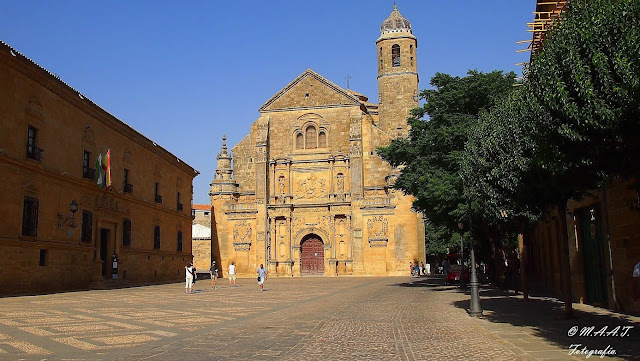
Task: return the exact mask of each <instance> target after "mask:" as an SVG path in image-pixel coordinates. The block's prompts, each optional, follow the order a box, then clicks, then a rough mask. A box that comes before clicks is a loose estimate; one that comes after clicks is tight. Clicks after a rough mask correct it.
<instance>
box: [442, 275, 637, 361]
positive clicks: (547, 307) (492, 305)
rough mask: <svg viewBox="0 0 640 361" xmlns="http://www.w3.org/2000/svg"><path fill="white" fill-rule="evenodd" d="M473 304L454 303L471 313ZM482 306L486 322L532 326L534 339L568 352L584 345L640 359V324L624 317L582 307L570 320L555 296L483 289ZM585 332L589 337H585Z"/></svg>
mask: <svg viewBox="0 0 640 361" xmlns="http://www.w3.org/2000/svg"><path fill="white" fill-rule="evenodd" d="M458 292H464V293H465V294H467V295H469V297H470V293H469V290H468V289H467V290H464V291H463V290H458ZM469 303H470V301H469V299H466V300H464V301H457V302H453V305H454V306H455V307H458V308H462V309H464V310H468V309H469ZM480 304H481V307H482V308H483V309H484V311H485V312H484V316H482V317H483V318H484V319H485V320H487V321H489V322H492V323H496V324H500V323H502V324H510V325H513V326H517V327H528V328H530V329H532V330H533V335H534V336H537V337H541V338H543V339H545V340H546V341H548V342H551V343H554V344H556V345H558V346H559V347H561V348H565V349H567V351H568V350H569V349H570V348H571V347H572V345H580V346H577V348H578V349H580V350H582V349H583V348H586V349H588V350H607V349H608V350H615V354H616V356H617V357H620V358H622V359H626V360H640V325H639V324H637V323H634V322H633V321H631V320H630V319H629V318H627V317H626V316H624V315H619V314H615V313H612V312H606V311H604V310H600V311H598V310H597V309H595V308H594V309H591V308H585V307H581V309H574V310H573V312H574V315H573V318H570V319H566V318H565V317H564V303H563V302H561V301H559V300H558V299H556V298H554V297H540V296H532V297H531V298H530V299H529V301H527V302H525V301H523V298H522V297H521V296H516V295H514V293H513V292H507V291H504V290H499V289H495V288H490V287H483V288H482V289H481V292H480ZM617 327H618V328H617ZM625 327H628V329H627V333H626V336H621V335H622V334H623V333H624V331H625ZM616 328H617V331H616ZM573 330H576V334H575V335H573V336H569V334H571V333H572V331H573ZM589 330H590V332H589ZM598 331H604V332H598ZM581 332H584V333H585V334H583V335H582V336H581ZM586 334H589V336H587V335H586ZM513 336H514V337H517V335H513ZM593 356H594V358H597V357H598V356H597V355H593Z"/></svg>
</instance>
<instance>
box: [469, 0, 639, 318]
mask: <svg viewBox="0 0 640 361" xmlns="http://www.w3.org/2000/svg"><path fill="white" fill-rule="evenodd" d="M639 24H640V1H637V0H620V1H609V0H589V1H585V0H574V1H572V2H571V3H570V7H569V9H568V11H567V12H566V13H565V14H564V16H563V17H562V18H561V19H560V20H559V21H558V22H557V23H556V24H555V26H554V27H553V28H552V29H551V30H550V31H549V32H548V34H547V39H546V40H545V41H544V43H543V46H542V49H541V50H540V51H539V52H537V53H536V54H534V56H533V57H532V62H531V66H530V67H529V69H528V71H527V74H526V81H525V82H524V84H523V86H522V87H521V89H519V90H518V92H517V93H516V94H514V95H512V96H511V97H510V98H509V99H508V100H506V101H505V102H504V103H502V104H500V105H499V106H498V107H496V108H495V109H493V110H492V111H491V113H490V114H488V115H486V116H483V117H481V118H482V119H481V121H480V122H479V124H478V126H477V127H476V128H475V129H474V130H473V136H472V137H471V140H470V142H469V144H468V147H467V151H468V154H467V157H466V170H465V176H466V177H468V178H469V179H470V183H472V185H473V186H472V189H473V190H474V192H475V196H477V197H478V198H479V199H481V200H482V201H483V206H484V207H485V209H486V210H487V211H488V213H485V216H487V217H491V216H492V214H493V215H495V214H496V212H497V211H499V210H500V209H511V213H512V214H513V215H515V217H516V218H518V217H520V218H521V219H524V220H532V219H534V218H536V217H535V214H536V213H538V212H541V211H542V210H544V209H547V210H549V209H550V207H555V208H556V209H557V210H558V215H559V218H560V221H561V227H562V229H565V230H566V228H567V226H566V216H565V211H566V204H567V201H568V200H569V199H576V200H580V199H581V198H582V197H583V196H585V195H586V194H587V193H588V192H589V191H590V190H593V189H597V188H598V187H600V186H601V185H603V184H605V183H606V182H608V181H609V180H611V179H612V178H614V177H623V178H629V177H633V178H634V179H635V181H636V187H638V179H640V177H638V176H639V175H640V142H638V141H639V140H640V79H639V78H640V45H639V44H638V41H637V40H638V39H639V38H640V26H639ZM531 195H533V197H531ZM509 207H510V208H509ZM560 234H561V235H562V238H561V240H560V242H561V246H562V252H563V258H564V259H565V262H562V265H563V267H564V269H563V272H562V273H563V274H564V277H565V282H564V285H565V297H566V299H565V312H566V314H567V316H570V315H571V313H572V310H571V301H572V300H571V288H570V269H569V263H568V258H569V254H568V253H569V252H568V240H567V232H560Z"/></svg>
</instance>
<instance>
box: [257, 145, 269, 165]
mask: <svg viewBox="0 0 640 361" xmlns="http://www.w3.org/2000/svg"><path fill="white" fill-rule="evenodd" d="M266 161H267V147H265V146H258V147H256V162H266Z"/></svg>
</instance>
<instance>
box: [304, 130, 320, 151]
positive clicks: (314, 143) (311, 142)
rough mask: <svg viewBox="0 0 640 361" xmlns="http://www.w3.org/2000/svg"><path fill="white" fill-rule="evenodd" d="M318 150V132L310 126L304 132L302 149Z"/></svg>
mask: <svg viewBox="0 0 640 361" xmlns="http://www.w3.org/2000/svg"><path fill="white" fill-rule="evenodd" d="M315 148H318V132H317V131H316V127H315V126H313V125H310V126H308V127H307V129H305V131H304V149H315Z"/></svg>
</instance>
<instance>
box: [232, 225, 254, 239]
mask: <svg viewBox="0 0 640 361" xmlns="http://www.w3.org/2000/svg"><path fill="white" fill-rule="evenodd" d="M252 233H253V228H252V227H251V223H249V222H247V221H241V222H237V223H236V224H235V225H234V226H233V242H234V243H237V242H251V235H252Z"/></svg>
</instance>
